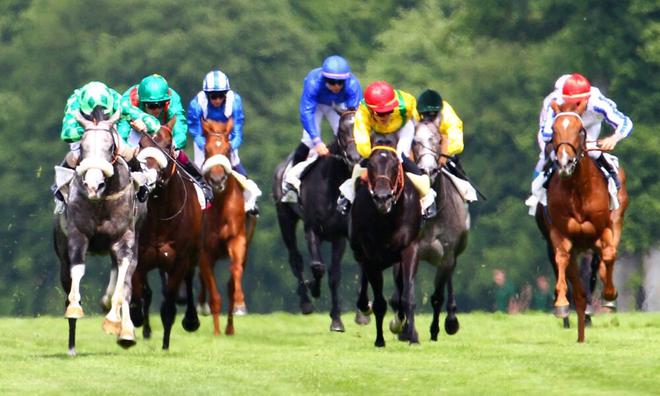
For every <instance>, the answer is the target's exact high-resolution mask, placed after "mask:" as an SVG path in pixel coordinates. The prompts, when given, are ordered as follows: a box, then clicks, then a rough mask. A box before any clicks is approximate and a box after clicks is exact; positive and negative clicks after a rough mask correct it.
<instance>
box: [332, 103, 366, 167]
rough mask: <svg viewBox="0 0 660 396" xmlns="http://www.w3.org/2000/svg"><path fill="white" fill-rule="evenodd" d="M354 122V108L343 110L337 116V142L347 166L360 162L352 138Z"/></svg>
mask: <svg viewBox="0 0 660 396" xmlns="http://www.w3.org/2000/svg"><path fill="white" fill-rule="evenodd" d="M354 124H355V110H350V111H345V112H343V113H342V114H341V117H340V118H339V127H338V128H337V144H338V147H339V150H340V151H341V155H342V157H343V160H344V161H345V162H346V163H347V164H348V166H349V167H351V168H352V167H353V166H354V165H355V164H357V163H358V162H360V160H361V159H362V157H361V156H360V153H358V151H357V147H356V146H355V139H354V138H353V125H354Z"/></svg>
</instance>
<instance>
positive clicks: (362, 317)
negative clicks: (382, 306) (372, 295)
mask: <svg viewBox="0 0 660 396" xmlns="http://www.w3.org/2000/svg"><path fill="white" fill-rule="evenodd" d="M359 276H360V290H358V299H357V303H356V304H355V305H356V306H357V312H356V313H355V323H357V324H359V325H366V324H369V321H370V320H371V319H370V317H369V315H371V314H372V312H373V311H372V310H371V304H370V303H369V296H368V295H367V293H368V288H369V283H368V281H367V277H366V276H365V275H364V271H362V270H360V275H359Z"/></svg>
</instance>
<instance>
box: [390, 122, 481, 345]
mask: <svg viewBox="0 0 660 396" xmlns="http://www.w3.org/2000/svg"><path fill="white" fill-rule="evenodd" d="M440 141H441V135H440V132H439V131H438V127H437V126H436V125H435V124H434V123H433V122H431V121H420V122H419V123H418V124H417V125H416V127H415V137H414V140H413V146H412V149H413V156H414V157H415V160H416V162H417V166H419V168H420V169H421V170H422V172H423V173H425V174H427V175H429V177H430V178H431V188H433V189H434V190H435V192H436V198H435V202H436V207H437V208H438V215H437V216H435V217H434V218H432V219H430V220H427V221H426V222H425V223H424V225H423V226H422V233H421V234H420V236H419V258H420V260H424V261H426V262H428V263H429V264H431V265H432V266H434V267H435V268H436V273H435V281H434V285H435V291H434V292H433V295H432V296H431V306H432V307H433V321H432V322H431V340H433V341H437V339H438V332H439V326H438V319H439V316H440V311H441V309H442V304H443V302H444V301H445V300H444V293H445V288H446V290H447V300H446V301H447V303H446V309H447V317H446V318H445V331H446V332H447V334H450V335H451V334H456V332H457V331H458V329H459V323H458V319H457V318H456V299H455V297H454V288H453V285H452V275H453V273H454V268H456V262H457V259H458V256H459V255H460V254H461V253H462V252H463V251H464V250H465V248H466V247H467V241H468V232H469V223H470V214H469V213H468V211H467V206H466V204H465V201H464V200H463V198H462V196H461V194H460V193H459V192H458V190H457V189H456V187H455V186H454V184H453V183H452V181H451V180H450V178H449V176H447V174H446V173H444V172H443V171H442V169H441V168H440V166H439V160H440ZM395 301H396V300H395Z"/></svg>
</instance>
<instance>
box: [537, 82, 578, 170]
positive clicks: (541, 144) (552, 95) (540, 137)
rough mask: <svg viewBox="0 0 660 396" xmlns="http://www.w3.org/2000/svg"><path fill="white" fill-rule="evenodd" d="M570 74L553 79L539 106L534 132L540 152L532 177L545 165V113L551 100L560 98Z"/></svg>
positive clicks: (548, 109) (549, 108)
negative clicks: (537, 123)
mask: <svg viewBox="0 0 660 396" xmlns="http://www.w3.org/2000/svg"><path fill="white" fill-rule="evenodd" d="M570 76H571V75H570V74H564V75H563V76H561V77H559V78H558V79H557V81H555V88H554V90H553V91H552V92H550V93H549V94H548V96H546V97H545V99H543V105H542V106H541V113H540V114H539V130H538V133H537V134H536V141H537V143H538V145H539V148H540V149H541V152H540V153H539V160H538V162H537V163H536V166H535V167H534V176H533V178H536V176H538V175H539V173H541V171H542V170H543V169H544V168H545V167H546V165H547V163H548V162H547V160H546V157H545V156H546V153H545V147H546V142H545V140H543V124H544V123H545V120H546V118H547V113H548V111H552V109H551V107H550V104H551V103H552V102H553V101H557V100H559V99H560V98H561V95H562V89H563V88H564V83H565V82H566V80H568V78H569V77H570Z"/></svg>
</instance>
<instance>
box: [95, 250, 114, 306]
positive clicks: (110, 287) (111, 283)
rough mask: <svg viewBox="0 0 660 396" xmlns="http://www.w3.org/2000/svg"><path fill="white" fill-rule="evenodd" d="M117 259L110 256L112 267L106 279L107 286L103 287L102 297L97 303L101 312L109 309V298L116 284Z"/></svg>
mask: <svg viewBox="0 0 660 396" xmlns="http://www.w3.org/2000/svg"><path fill="white" fill-rule="evenodd" d="M117 266H118V265H117V260H116V259H115V258H114V257H113V258H112V268H111V269H110V279H109V280H108V286H106V288H105V293H104V294H103V297H101V300H100V301H99V305H100V307H101V309H102V310H103V312H106V313H107V312H108V311H109V310H110V305H111V302H110V299H111V298H112V294H113V293H114V292H115V287H116V286H117Z"/></svg>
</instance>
